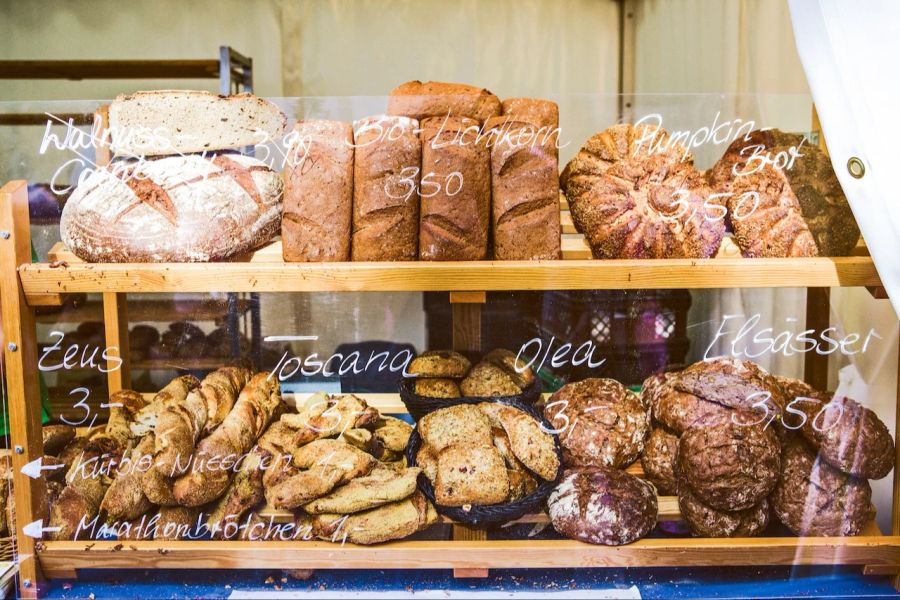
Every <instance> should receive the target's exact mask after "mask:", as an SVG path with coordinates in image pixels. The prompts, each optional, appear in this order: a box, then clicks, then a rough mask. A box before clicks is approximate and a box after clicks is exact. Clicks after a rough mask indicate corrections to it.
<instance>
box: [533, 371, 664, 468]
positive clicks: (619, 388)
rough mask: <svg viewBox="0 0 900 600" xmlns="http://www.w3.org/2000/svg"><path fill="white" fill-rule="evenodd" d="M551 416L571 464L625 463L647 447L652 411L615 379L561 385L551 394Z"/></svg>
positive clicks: (546, 411) (547, 413) (548, 416)
mask: <svg viewBox="0 0 900 600" xmlns="http://www.w3.org/2000/svg"><path fill="white" fill-rule="evenodd" d="M544 418H546V419H547V420H548V421H549V422H550V423H551V425H552V426H553V428H554V430H560V431H559V441H560V444H561V445H562V448H563V459H564V461H565V463H566V464H567V465H574V466H595V467H617V468H623V467H626V466H628V465H629V464H631V463H632V462H634V461H635V460H636V459H637V458H638V456H640V454H641V451H642V450H643V449H644V440H645V439H646V437H647V434H648V433H649V431H650V416H649V415H648V414H647V411H646V410H645V409H644V406H643V404H641V401H640V399H639V398H638V396H637V394H635V393H634V392H632V391H631V390H629V389H628V388H626V387H625V386H623V385H622V384H621V383H619V382H618V381H615V380H613V379H601V378H590V379H585V380H582V381H577V382H574V383H569V384H566V385H564V386H563V387H561V388H560V389H559V390H558V391H557V392H556V393H554V394H553V395H552V396H550V398H549V399H548V400H547V404H546V406H545V407H544Z"/></svg>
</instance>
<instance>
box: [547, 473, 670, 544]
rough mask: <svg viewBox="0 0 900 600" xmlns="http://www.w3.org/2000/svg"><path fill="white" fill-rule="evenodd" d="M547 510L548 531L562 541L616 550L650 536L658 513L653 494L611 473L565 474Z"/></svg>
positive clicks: (647, 486) (635, 479) (633, 479)
mask: <svg viewBox="0 0 900 600" xmlns="http://www.w3.org/2000/svg"><path fill="white" fill-rule="evenodd" d="M547 509H548V513H549V514H550V521H551V522H552V523H553V528H554V529H556V531H558V532H559V533H561V534H563V535H564V536H566V537H569V538H572V539H576V540H580V541H582V542H588V543H589V544H605V545H607V546H620V545H622V544H630V543H631V542H633V541H635V540H637V539H640V538H642V537H644V536H645V535H647V534H648V533H650V530H651V529H653V527H654V526H655V525H656V518H657V515H658V512H659V509H658V505H657V501H656V490H655V489H653V486H652V485H650V484H649V483H647V482H646V481H644V480H642V479H640V478H638V477H635V476H634V475H631V474H630V473H626V472H625V471H619V470H617V469H608V468H604V467H591V468H578V469H571V470H568V471H566V473H565V475H564V476H563V479H562V481H560V483H559V485H558V486H556V488H555V489H554V490H553V492H552V493H551V494H550V498H549V499H548V500H547Z"/></svg>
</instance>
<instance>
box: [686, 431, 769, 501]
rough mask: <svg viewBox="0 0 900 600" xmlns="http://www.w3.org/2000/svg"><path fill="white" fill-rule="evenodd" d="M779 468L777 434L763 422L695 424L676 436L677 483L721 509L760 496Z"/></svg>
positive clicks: (763, 494) (760, 498)
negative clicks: (679, 478) (686, 486)
mask: <svg viewBox="0 0 900 600" xmlns="http://www.w3.org/2000/svg"><path fill="white" fill-rule="evenodd" d="M780 469H781V445H780V444H779V442H778V437H777V436H776V435H775V432H774V431H773V430H772V429H771V428H764V427H763V426H762V425H741V424H736V423H732V422H730V421H725V422H722V423H717V424H715V425H707V426H697V427H692V428H690V429H688V430H687V431H685V432H684V433H683V434H682V435H681V439H680V440H679V442H678V462H677V473H678V475H679V477H681V480H680V482H679V483H680V484H687V485H688V486H690V489H691V491H692V492H693V493H694V494H695V495H696V496H697V498H699V499H700V500H701V501H702V502H704V503H705V504H708V505H709V506H711V507H713V508H716V509H719V510H726V511H735V510H744V509H747V508H750V507H751V506H755V505H757V504H759V503H760V502H762V500H763V499H764V498H765V497H766V496H768V495H769V493H770V492H771V491H772V489H773V488H774V487H775V483H776V482H777V481H778V475H779V473H780Z"/></svg>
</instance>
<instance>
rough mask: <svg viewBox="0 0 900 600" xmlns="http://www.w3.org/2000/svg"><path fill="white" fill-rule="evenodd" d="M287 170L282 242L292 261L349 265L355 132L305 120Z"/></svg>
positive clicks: (287, 258)
mask: <svg viewBox="0 0 900 600" xmlns="http://www.w3.org/2000/svg"><path fill="white" fill-rule="evenodd" d="M294 132H295V133H296V134H297V140H296V141H295V142H294V144H293V145H292V146H291V149H290V150H289V152H288V161H287V165H286V167H285V170H284V209H283V210H284V212H283V217H282V221H281V243H282V254H283V255H284V260H285V261H288V262H324V261H344V260H350V220H351V216H352V214H353V128H352V127H351V125H350V123H343V122H341V121H323V120H306V121H300V122H298V123H297V125H296V126H295V127H294Z"/></svg>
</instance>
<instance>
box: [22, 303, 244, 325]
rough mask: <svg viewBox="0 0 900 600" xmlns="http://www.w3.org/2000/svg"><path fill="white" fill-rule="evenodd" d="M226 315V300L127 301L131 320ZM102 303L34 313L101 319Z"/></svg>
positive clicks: (59, 319) (43, 319)
mask: <svg viewBox="0 0 900 600" xmlns="http://www.w3.org/2000/svg"><path fill="white" fill-rule="evenodd" d="M237 309H238V313H240V314H243V313H245V312H247V311H248V310H250V301H249V300H247V299H244V298H241V299H239V300H238V301H237ZM227 314H228V302H227V301H226V300H225V299H224V298H223V299H221V300H174V299H172V300H129V301H128V316H129V322H130V323H140V322H147V323H169V322H172V321H181V320H185V319H186V320H190V321H192V322H196V321H215V320H216V319H220V318H225V316H226V315H227ZM102 320H103V303H101V302H99V301H95V300H89V301H87V302H84V303H82V304H79V305H77V306H72V305H68V306H64V307H63V308H62V310H59V311H54V312H43V313H41V314H39V315H37V322H38V323H83V322H85V321H102Z"/></svg>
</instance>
